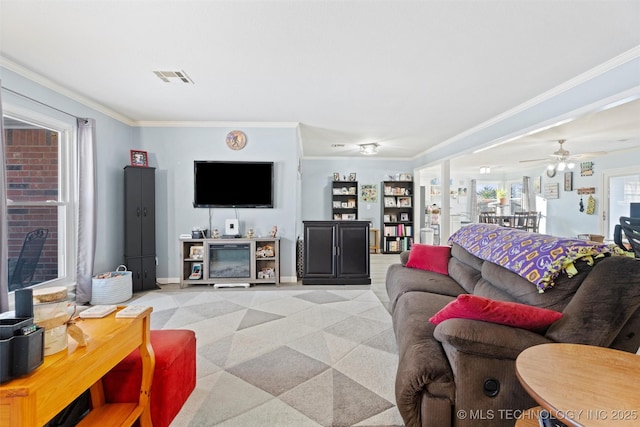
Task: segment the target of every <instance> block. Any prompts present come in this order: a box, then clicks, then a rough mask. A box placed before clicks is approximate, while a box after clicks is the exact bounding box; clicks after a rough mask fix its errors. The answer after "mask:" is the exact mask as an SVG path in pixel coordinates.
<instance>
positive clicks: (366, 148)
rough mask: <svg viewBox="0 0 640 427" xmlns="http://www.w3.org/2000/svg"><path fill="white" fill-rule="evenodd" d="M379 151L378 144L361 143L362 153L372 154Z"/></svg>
mask: <svg viewBox="0 0 640 427" xmlns="http://www.w3.org/2000/svg"><path fill="white" fill-rule="evenodd" d="M377 152H378V144H375V143H373V144H361V145H360V154H365V155H367V156H368V155H371V154H376V153H377Z"/></svg>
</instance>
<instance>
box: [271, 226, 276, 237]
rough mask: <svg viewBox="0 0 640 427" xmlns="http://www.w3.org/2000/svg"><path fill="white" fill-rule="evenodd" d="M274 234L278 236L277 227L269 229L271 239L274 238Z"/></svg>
mask: <svg viewBox="0 0 640 427" xmlns="http://www.w3.org/2000/svg"><path fill="white" fill-rule="evenodd" d="M276 234H278V226H277V225H274V226H273V228H272V229H271V233H270V236H271V237H276Z"/></svg>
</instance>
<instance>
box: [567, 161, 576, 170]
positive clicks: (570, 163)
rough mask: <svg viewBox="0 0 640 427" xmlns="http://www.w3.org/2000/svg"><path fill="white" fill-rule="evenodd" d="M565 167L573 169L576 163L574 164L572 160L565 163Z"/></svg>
mask: <svg viewBox="0 0 640 427" xmlns="http://www.w3.org/2000/svg"><path fill="white" fill-rule="evenodd" d="M567 167H568V168H569V169H573V168H575V167H576V164H575V163H573V162H569V163H567Z"/></svg>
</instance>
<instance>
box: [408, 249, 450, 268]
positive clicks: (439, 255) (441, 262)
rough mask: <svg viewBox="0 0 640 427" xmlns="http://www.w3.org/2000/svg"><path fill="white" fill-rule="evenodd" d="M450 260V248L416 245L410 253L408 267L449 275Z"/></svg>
mask: <svg viewBox="0 0 640 427" xmlns="http://www.w3.org/2000/svg"><path fill="white" fill-rule="evenodd" d="M449 258H451V247H450V246H436V245H424V244H420V243H416V244H414V245H413V246H411V251H409V260H408V261H407V267H409V268H419V269H421V270H427V271H433V272H434V273H440V274H447V275H448V274H449V270H448V265H449Z"/></svg>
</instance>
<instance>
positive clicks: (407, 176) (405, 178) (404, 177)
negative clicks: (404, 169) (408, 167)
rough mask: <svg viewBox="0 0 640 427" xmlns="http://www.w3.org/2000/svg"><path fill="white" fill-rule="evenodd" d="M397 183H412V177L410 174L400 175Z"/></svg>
mask: <svg viewBox="0 0 640 427" xmlns="http://www.w3.org/2000/svg"><path fill="white" fill-rule="evenodd" d="M399 181H413V176H411V174H410V173H401V174H400V179H399Z"/></svg>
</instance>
